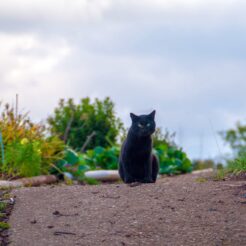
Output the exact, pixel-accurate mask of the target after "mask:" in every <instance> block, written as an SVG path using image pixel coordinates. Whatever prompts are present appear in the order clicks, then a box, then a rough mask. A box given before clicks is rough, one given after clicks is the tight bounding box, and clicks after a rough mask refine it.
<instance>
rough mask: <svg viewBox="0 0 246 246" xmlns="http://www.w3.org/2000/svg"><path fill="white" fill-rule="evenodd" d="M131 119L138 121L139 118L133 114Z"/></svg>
mask: <svg viewBox="0 0 246 246" xmlns="http://www.w3.org/2000/svg"><path fill="white" fill-rule="evenodd" d="M130 117H131V119H132V121H136V120H137V119H138V116H137V115H135V114H133V113H130Z"/></svg>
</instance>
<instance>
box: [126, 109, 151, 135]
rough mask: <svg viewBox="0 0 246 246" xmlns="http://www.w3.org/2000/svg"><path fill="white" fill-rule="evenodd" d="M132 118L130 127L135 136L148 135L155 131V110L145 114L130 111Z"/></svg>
mask: <svg viewBox="0 0 246 246" xmlns="http://www.w3.org/2000/svg"><path fill="white" fill-rule="evenodd" d="M130 116H131V119H132V126H131V129H132V131H133V133H134V134H136V135H137V136H140V137H141V136H149V135H151V134H152V133H154V131H155V110H154V111H153V112H151V113H150V114H147V115H139V116H137V115H135V114H133V113H130Z"/></svg>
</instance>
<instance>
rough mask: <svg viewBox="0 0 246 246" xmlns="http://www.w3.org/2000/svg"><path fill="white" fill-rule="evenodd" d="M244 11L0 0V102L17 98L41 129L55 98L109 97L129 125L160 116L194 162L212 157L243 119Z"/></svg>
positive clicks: (92, 0) (142, 2)
mask: <svg viewBox="0 0 246 246" xmlns="http://www.w3.org/2000/svg"><path fill="white" fill-rule="evenodd" d="M245 13H246V1H245V0H206V1H205V0H186V1H183V0H135V1H134V0H74V1H69V0H49V1H48V0H35V1H34V0H22V1H18V0H8V1H0V100H2V101H4V102H13V101H14V98H15V94H16V93H18V94H19V97H20V106H21V108H24V109H26V110H30V112H31V117H32V119H33V120H35V121H40V120H44V119H46V118H47V116H48V115H49V114H51V113H52V111H53V109H54V107H55V106H56V105H57V103H58V100H59V98H69V97H73V98H75V99H76V100H78V99H79V98H82V97H86V96H89V97H92V98H95V97H99V98H101V99H103V98H104V97H106V96H110V97H111V99H112V100H113V101H114V102H115V104H116V110H117V115H118V116H119V117H120V118H121V119H122V120H123V121H124V123H125V126H129V124H130V118H129V113H130V112H134V113H136V114H141V113H149V112H150V111H151V110H152V109H156V111H157V119H156V120H157V125H158V126H160V127H162V128H163V129H165V128H168V129H170V130H171V131H175V132H176V133H177V137H176V140H177V142H178V143H179V144H180V145H181V146H182V147H183V148H184V150H185V151H187V153H188V154H189V156H190V157H191V158H214V157H216V156H218V155H220V153H224V152H227V149H226V147H225V146H224V145H223V143H222V142H221V141H220V137H219V136H218V134H217V132H218V131H220V130H223V129H228V128H229V127H233V126H234V124H235V122H236V121H238V120H240V121H242V122H243V121H244V120H245V106H246V100H245V97H246V96H245V94H246V83H245V78H246V66H245V65H246V14H245ZM215 138H217V141H218V145H219V146H217V144H216V139H215Z"/></svg>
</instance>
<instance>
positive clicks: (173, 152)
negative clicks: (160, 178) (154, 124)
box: [153, 128, 192, 175]
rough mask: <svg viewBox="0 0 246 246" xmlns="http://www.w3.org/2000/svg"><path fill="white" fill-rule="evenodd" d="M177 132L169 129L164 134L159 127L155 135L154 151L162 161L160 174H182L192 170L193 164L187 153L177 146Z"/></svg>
mask: <svg viewBox="0 0 246 246" xmlns="http://www.w3.org/2000/svg"><path fill="white" fill-rule="evenodd" d="M174 137H175V133H170V132H168V131H167V130H166V131H165V133H164V134H163V133H162V132H161V129H160V128H157V130H156V132H155V134H154V136H153V143H154V153H155V154H157V156H158V158H159V163H160V174H168V175H171V174H180V173H187V172H191V171H192V164H191V161H190V160H189V158H188V157H187V155H186V153H185V152H183V151H182V149H181V148H179V147H177V145H176V144H175V141H174Z"/></svg>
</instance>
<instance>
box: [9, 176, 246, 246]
mask: <svg viewBox="0 0 246 246" xmlns="http://www.w3.org/2000/svg"><path fill="white" fill-rule="evenodd" d="M12 195H13V196H15V197H16V204H15V206H14V209H13V211H12V215H11V217H10V220H9V223H10V225H11V229H10V230H9V233H10V236H9V240H10V242H11V245H18V246H22V245H23V246H29V245H30V246H44V245H45V246H46V245H52V246H56V245H64V246H70V245H71V246H73V245H93V246H95V245H105V246H106V245H107V246H109V245H141V246H142V245H151V246H152V245H153V246H155V245H158V246H159V245H171V246H173V245H189V246H190V245H195V246H197V245H206V246H208V245H214V246H220V245H233V246H237V245H238V246H239V245H240V246H242V245H246V181H242V180H240V181H235V180H227V181H217V182H215V181H212V180H207V179H204V178H200V177H199V176H197V175H183V176H178V177H172V178H163V179H160V180H158V182H157V183H156V184H142V185H138V186H133V187H130V186H128V185H125V184H107V185H98V186H46V187H37V188H21V189H16V190H14V191H12Z"/></svg>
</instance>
